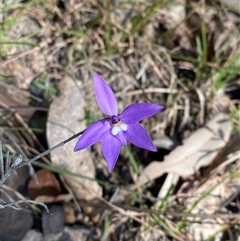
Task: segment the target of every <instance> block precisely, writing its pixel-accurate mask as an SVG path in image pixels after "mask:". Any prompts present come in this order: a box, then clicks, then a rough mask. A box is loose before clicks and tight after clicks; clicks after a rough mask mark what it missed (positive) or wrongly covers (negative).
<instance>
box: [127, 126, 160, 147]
mask: <svg viewBox="0 0 240 241" xmlns="http://www.w3.org/2000/svg"><path fill="white" fill-rule="evenodd" d="M126 137H127V139H128V140H129V141H130V142H131V143H133V144H134V145H136V146H139V147H141V148H144V149H147V150H149V151H157V149H156V147H155V146H154V144H153V142H152V140H151V137H150V136H149V134H148V132H147V131H146V130H145V129H144V128H143V127H142V126H141V125H140V124H138V123H135V124H128V129H127V131H126Z"/></svg>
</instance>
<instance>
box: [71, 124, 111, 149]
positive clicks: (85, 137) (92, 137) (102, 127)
mask: <svg viewBox="0 0 240 241" xmlns="http://www.w3.org/2000/svg"><path fill="white" fill-rule="evenodd" d="M108 134H110V125H109V124H106V121H104V120H99V121H96V122H94V123H92V124H91V125H90V126H89V127H88V128H87V129H86V130H85V131H84V132H83V134H82V136H81V137H80V138H79V139H78V142H77V144H76V146H75V148H74V151H79V150H82V149H85V148H88V147H90V146H92V145H93V144H95V143H96V142H98V141H101V140H102V139H103V138H105V137H106V135H108Z"/></svg>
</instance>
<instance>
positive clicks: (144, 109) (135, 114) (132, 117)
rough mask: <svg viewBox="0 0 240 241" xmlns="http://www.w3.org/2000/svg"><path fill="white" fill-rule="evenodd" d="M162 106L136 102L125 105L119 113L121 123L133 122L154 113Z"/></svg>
mask: <svg viewBox="0 0 240 241" xmlns="http://www.w3.org/2000/svg"><path fill="white" fill-rule="evenodd" d="M163 108H164V106H162V105H156V104H150V103H138V104H131V105H129V106H127V107H126V108H125V109H124V110H123V112H122V113H121V114H120V118H121V119H122V121H123V123H126V124H133V123H136V122H139V121H141V120H143V119H145V118H147V117H149V116H152V115H155V114H156V113H157V112H159V111H161V110H162V109H163Z"/></svg>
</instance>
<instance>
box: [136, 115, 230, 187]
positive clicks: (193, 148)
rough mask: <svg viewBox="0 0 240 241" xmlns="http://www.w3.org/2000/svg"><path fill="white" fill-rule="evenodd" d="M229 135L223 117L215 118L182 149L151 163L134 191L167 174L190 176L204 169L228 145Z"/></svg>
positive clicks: (198, 131) (180, 147) (228, 127)
mask: <svg viewBox="0 0 240 241" xmlns="http://www.w3.org/2000/svg"><path fill="white" fill-rule="evenodd" d="M230 134H231V123H230V120H229V117H228V116H227V115H225V114H222V113H220V114H218V115H216V116H215V117H214V118H213V119H211V120H210V121H209V122H208V123H207V124H206V126H205V127H202V128H200V129H198V130H197V131H196V132H194V133H193V134H192V135H191V136H190V137H189V138H187V139H186V140H185V141H184V143H183V145H181V146H179V147H177V148H176V149H175V150H173V151H172V152H171V153H170V154H169V155H167V156H165V158H164V161H163V162H157V161H154V162H152V163H150V164H149V165H148V166H147V167H146V168H145V169H144V170H143V172H142V174H141V176H140V177H139V179H138V181H137V182H136V183H135V185H134V188H137V187H140V186H142V185H144V184H145V183H146V182H148V181H151V180H154V179H155V178H158V177H160V176H161V175H162V174H164V173H167V172H170V173H175V174H178V175H179V176H189V175H192V174H194V173H195V172H197V171H198V170H199V169H200V168H201V167H203V166H207V165H209V164H210V163H212V161H213V160H214V158H215V157H216V156H217V154H218V153H219V151H220V150H221V149H222V148H223V147H224V146H225V145H226V144H227V142H228V140H229V137H230Z"/></svg>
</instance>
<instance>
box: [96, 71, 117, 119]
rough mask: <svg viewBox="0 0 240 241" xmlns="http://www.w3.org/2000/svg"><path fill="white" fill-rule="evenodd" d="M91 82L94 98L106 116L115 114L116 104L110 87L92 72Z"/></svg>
mask: <svg viewBox="0 0 240 241" xmlns="http://www.w3.org/2000/svg"><path fill="white" fill-rule="evenodd" d="M93 83H94V92H95V96H96V100H97V102H98V105H99V107H100V108H101V110H102V112H103V113H104V114H105V115H107V116H112V115H117V114H118V104H117V100H116V97H115V95H114V93H113V91H112V89H111V88H110V87H109V85H108V84H107V83H106V82H105V80H104V79H103V78H102V77H101V76H99V75H98V74H97V73H94V74H93Z"/></svg>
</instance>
